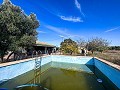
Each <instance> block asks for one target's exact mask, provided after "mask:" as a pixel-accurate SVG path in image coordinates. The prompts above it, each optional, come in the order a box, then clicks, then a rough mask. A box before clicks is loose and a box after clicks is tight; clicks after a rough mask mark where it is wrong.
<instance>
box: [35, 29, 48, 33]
mask: <svg viewBox="0 0 120 90" xmlns="http://www.w3.org/2000/svg"><path fill="white" fill-rule="evenodd" d="M37 32H38V33H46V32H44V31H40V30H37Z"/></svg>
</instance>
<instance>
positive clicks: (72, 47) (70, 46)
mask: <svg viewBox="0 0 120 90" xmlns="http://www.w3.org/2000/svg"><path fill="white" fill-rule="evenodd" d="M60 50H61V51H62V53H63V54H70V55H72V54H77V53H78V46H77V43H76V42H75V41H73V40H71V39H70V38H69V39H65V40H64V41H63V42H61V44H60Z"/></svg>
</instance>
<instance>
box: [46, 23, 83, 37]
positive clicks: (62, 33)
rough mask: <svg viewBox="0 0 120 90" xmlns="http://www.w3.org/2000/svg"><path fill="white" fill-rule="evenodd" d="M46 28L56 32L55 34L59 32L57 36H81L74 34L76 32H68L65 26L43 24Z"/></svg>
mask: <svg viewBox="0 0 120 90" xmlns="http://www.w3.org/2000/svg"><path fill="white" fill-rule="evenodd" d="M45 27H46V28H47V29H49V30H52V31H54V32H56V33H57V34H59V35H58V36H59V37H62V38H76V37H77V38H78V37H82V36H80V35H76V34H71V33H69V32H68V30H67V29H66V28H58V27H54V26H50V25H46V26H45Z"/></svg>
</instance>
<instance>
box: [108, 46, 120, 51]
mask: <svg viewBox="0 0 120 90" xmlns="http://www.w3.org/2000/svg"><path fill="white" fill-rule="evenodd" d="M109 50H120V46H109Z"/></svg>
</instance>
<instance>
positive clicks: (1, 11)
mask: <svg viewBox="0 0 120 90" xmlns="http://www.w3.org/2000/svg"><path fill="white" fill-rule="evenodd" d="M38 27H39V22H38V20H37V19H36V16H35V15H34V14H30V15H29V16H28V15H26V14H25V13H24V12H23V10H21V8H20V7H18V6H15V5H13V4H12V3H11V2H10V1H9V0H4V2H3V3H2V4H1V5H0V57H1V59H2V60H3V56H4V55H5V53H6V52H7V51H8V50H10V51H14V52H15V51H18V50H19V48H26V47H29V46H31V45H33V44H35V42H36V35H37V32H36V28H38Z"/></svg>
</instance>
